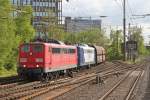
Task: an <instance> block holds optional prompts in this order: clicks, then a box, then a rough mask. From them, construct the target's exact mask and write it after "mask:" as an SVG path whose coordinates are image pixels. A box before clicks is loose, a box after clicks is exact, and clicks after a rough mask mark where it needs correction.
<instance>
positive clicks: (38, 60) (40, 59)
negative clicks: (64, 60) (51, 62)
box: [35, 58, 43, 62]
mask: <svg viewBox="0 0 150 100" xmlns="http://www.w3.org/2000/svg"><path fill="white" fill-rule="evenodd" d="M35 61H36V62H43V58H36V59H35Z"/></svg>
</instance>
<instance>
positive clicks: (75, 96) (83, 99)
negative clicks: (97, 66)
mask: <svg viewBox="0 0 150 100" xmlns="http://www.w3.org/2000/svg"><path fill="white" fill-rule="evenodd" d="M122 77H124V75H120V76H119V77H117V76H111V77H109V78H107V79H106V80H105V82H104V84H95V82H94V81H93V82H91V83H89V84H86V85H84V86H81V87H80V88H76V89H74V90H72V91H70V92H67V93H66V94H64V95H62V96H59V97H57V98H55V99H54V100H98V98H100V97H101V96H102V95H103V94H104V93H105V92H106V91H108V90H109V89H110V88H111V87H112V86H113V85H114V84H115V83H116V82H118V81H119V80H120V79H122Z"/></svg>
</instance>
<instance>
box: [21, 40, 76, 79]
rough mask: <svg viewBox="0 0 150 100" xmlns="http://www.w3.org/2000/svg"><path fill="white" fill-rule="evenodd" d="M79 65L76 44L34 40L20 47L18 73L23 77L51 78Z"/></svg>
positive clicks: (68, 71)
mask: <svg viewBox="0 0 150 100" xmlns="http://www.w3.org/2000/svg"><path fill="white" fill-rule="evenodd" d="M76 67H77V49H76V47H75V46H69V45H62V44H54V43H42V42H33V43H27V44H22V45H20V47H19V68H18V74H19V75H20V76H23V77H28V78H30V79H31V78H35V77H37V76H38V77H40V78H44V79H49V78H53V77H56V76H58V75H59V74H61V73H65V72H67V73H68V74H69V75H71V70H72V69H74V68H76Z"/></svg>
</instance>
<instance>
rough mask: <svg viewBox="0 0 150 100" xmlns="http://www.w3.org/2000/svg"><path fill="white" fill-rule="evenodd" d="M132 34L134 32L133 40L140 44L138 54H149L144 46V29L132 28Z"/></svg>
mask: <svg viewBox="0 0 150 100" xmlns="http://www.w3.org/2000/svg"><path fill="white" fill-rule="evenodd" d="M131 32H132V35H131V39H132V40H134V41H137V43H138V53H139V54H140V55H145V54H147V50H146V48H145V46H144V39H143V36H142V28H138V27H132V29H131Z"/></svg>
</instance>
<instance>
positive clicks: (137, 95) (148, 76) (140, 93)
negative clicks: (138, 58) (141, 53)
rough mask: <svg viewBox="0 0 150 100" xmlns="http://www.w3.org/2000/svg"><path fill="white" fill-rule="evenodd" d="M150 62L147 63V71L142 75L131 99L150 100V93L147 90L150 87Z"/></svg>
mask: <svg viewBox="0 0 150 100" xmlns="http://www.w3.org/2000/svg"><path fill="white" fill-rule="evenodd" d="M149 69H150V64H149V63H147V64H146V65H145V68H144V70H145V73H144V75H143V76H142V77H141V79H140V81H139V83H138V84H137V87H136V89H135V91H134V93H133V96H132V98H131V100H150V95H149V94H150V93H148V94H147V92H146V91H148V90H149V89H150V72H149V71H150V70H149ZM148 86H149V87H148Z"/></svg>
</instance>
